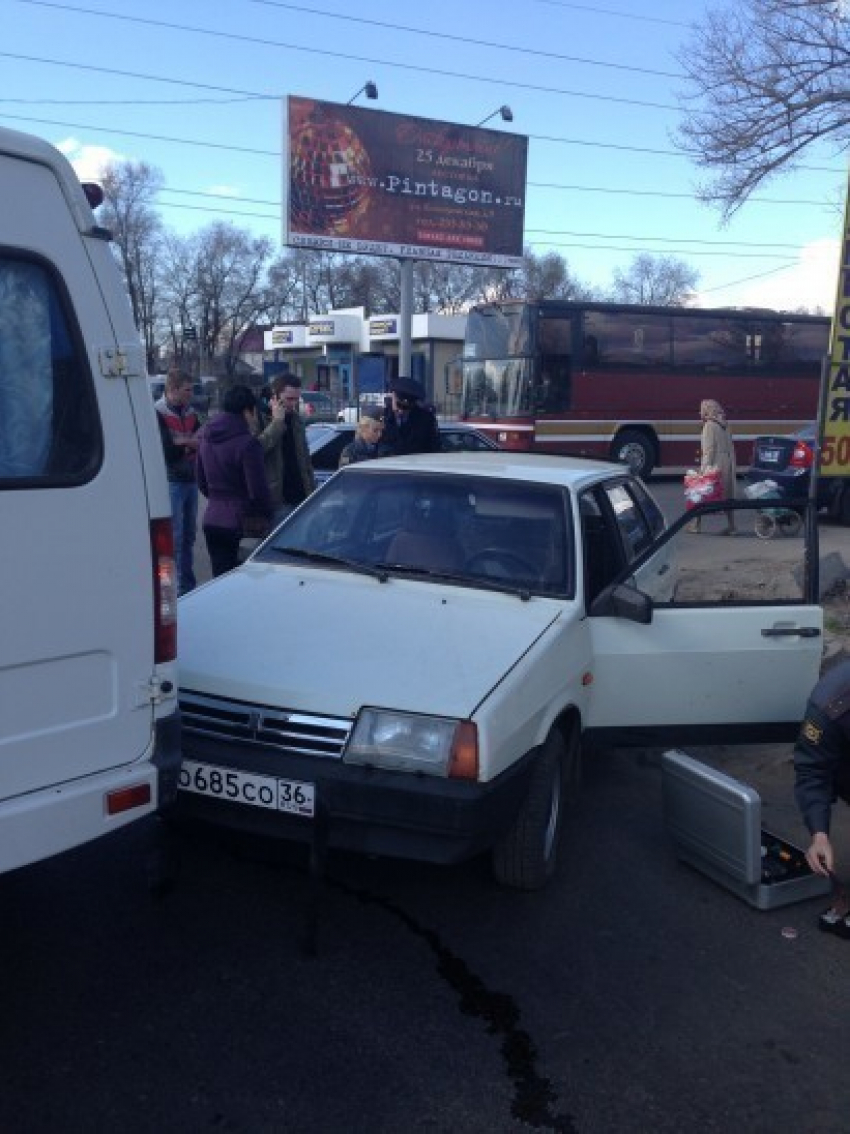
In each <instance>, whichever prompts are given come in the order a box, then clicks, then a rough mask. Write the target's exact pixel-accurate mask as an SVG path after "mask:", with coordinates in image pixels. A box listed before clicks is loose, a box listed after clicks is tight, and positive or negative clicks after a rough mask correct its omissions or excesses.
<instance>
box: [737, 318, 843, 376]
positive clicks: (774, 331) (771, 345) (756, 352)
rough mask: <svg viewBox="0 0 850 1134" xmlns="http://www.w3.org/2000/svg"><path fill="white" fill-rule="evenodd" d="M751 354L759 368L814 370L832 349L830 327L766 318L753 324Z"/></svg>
mask: <svg viewBox="0 0 850 1134" xmlns="http://www.w3.org/2000/svg"><path fill="white" fill-rule="evenodd" d="M750 334H751V352H750V353H751V356H752V361H753V365H754V366H755V367H756V368H762V369H770V370H776V371H779V372H783V371H784V372H788V371H801V370H802V371H812V370H815V369H817V368H818V366H819V364H820V361H821V359H822V358H823V356H824V355H825V354H826V353H827V352H828V350H829V328H828V326H827V325H825V324H824V323H790V322H782V321H781V320H776V319H771V320H765V321H764V322H763V323H759V324H752V325H751V327H750Z"/></svg>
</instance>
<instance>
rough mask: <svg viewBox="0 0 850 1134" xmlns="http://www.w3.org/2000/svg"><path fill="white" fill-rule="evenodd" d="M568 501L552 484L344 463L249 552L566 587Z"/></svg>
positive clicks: (491, 583)
mask: <svg viewBox="0 0 850 1134" xmlns="http://www.w3.org/2000/svg"><path fill="white" fill-rule="evenodd" d="M566 503H567V501H566V494H565V492H564V491H563V490H562V489H560V488H557V487H554V486H552V485H540V484H526V483H519V482H516V481H507V480H501V479H495V478H489V477H479V476H471V475H470V476H456V475H451V476H449V475H441V474H434V473H423V472H415V471H400V470H395V469H393V470H385V471H384V470H382V471H380V472H372V471H370V472H368V473H367V472H364V471H362V470H359V469H357V468H356V467H348V468H346V469H344V470H342V472H341V474H340V475H339V476H337V477H335V478H334V479H333V480H332V481H329V482H328V484H327V485H326V486H325V487H324V488H323V489H322V491H321V492H318V493H316V494H315V495H314V496H312V497H310V498H309V499H308V500H307V501H305V503H304V504H303V505H302V506H301V507H300V508H299V509H298V511H297V512H296V513H294V514H293V515H292V517H291V518H290V519H289V520H288V521H287V522H286V523H285V524H284V525H283V526H282V527H281V528H279V529H278V531H277V532H276V533H275V534H274V536H273V537H272V538H271V539H270V540H268V541H267V542H266V543H265V544H264V545H263V547H262V549H261V550H260V551H259V552H258V553H257V557H256V558H258V559H260V560H263V561H266V562H269V561H275V562H280V561H281V559H287V558H291V559H292V561H293V562H298V563H299V564H301V565H303V564H304V563H309V562H311V561H313V562H315V563H316V564H317V565H321V566H325V567H327V566H328V565H334V566H338V567H339V568H340V569H343V570H345V569H352V567H353V566H354V565H357V566H358V567H359V568H361V569H362V568H363V567H368V568H376V569H379V570H380V571H383V572H385V573H386V574H387V575H388V576H389V577H394V576H398V577H401V576H403V577H404V578H423V579H433V578H435V577H436V578H439V579H440V580H442V581H446V582H450V583H456V584H461V585H464V586H478V587H481V588H483V589H493V588H494V587H498V589H507V590H511V591H514V592H516V593H517V594H521V595H523V596H525V595H528V594H542V595H557V596H559V597H568V596H570V595H571V594H572V593H573V578H574V566H573V558H574V556H573V552H572V546H573V540H572V537H571V536H568V532H569V527H568V520H567V515H568V512H567V507H566ZM334 561H336V562H334Z"/></svg>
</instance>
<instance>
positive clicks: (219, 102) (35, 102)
mask: <svg viewBox="0 0 850 1134" xmlns="http://www.w3.org/2000/svg"><path fill="white" fill-rule="evenodd" d="M20 2H28V0H20ZM262 2H263V0H254V3H262ZM0 54H2V52H0ZM60 66H73V64H60ZM277 98H278V96H277V95H261V94H248V95H241V96H239V97H235V98H222V99H215V98H181V99H177V98H162V99H155V98H121V99H113V98H61V99H60V98H5V97H3V96H0V104H2V103H12V104H14V105H16V106H17V105H25V106H100V107H106V106H193V105H195V104H212V105H214V106H223V105H227V104H231V103H237V102H270V101H276V100H277ZM7 117H13V116H12V115H8V116H7ZM26 121H31V122H38V121H40V119H37V118H31V119H27V120H26ZM57 125H62V123H57ZM103 129H106V127H103ZM141 136H142V137H144V136H145V135H141ZM149 136H150V137H154V135H149ZM528 138H529V140H530V141H533V142H558V143H560V144H563V145H566V146H588V147H592V148H593V149H599V150H615V151H618V152H622V153H630V154H652V155H654V156H656V157H672V158H677V159H679V160H683V161H689V160H690V155H689V154H686V153H684V152H682V151H680V150H662V149H656V148H653V147H650V146H626V145H623V144H622V143H619V142H597V141H591V140H590V139H588V138H564V137H559V136H558V135H553V134H529V135H528ZM165 140H167V139H165ZM181 141H183V142H186V141H187V140H186V139H181ZM187 144H190V145H199V146H200V145H207V144H209V145H213V143H204V142H194V143H192V142H189V143H187ZM216 148H217V149H227V148H228V147H227V146H224V145H221V144H217V145H216ZM234 149H237V150H238V149H239V147H234ZM249 152H251V153H268V154H269V155H270V156H273V157H276V156H278V152H277V151H276V150H251V151H249ZM795 168H796V169H799V170H803V171H806V172H809V173H834V174H841V175H843V172H844V171H843V169H837V168H835V167H833V166H828V165H797V166H795Z"/></svg>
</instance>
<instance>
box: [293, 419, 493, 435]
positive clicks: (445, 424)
mask: <svg viewBox="0 0 850 1134" xmlns="http://www.w3.org/2000/svg"><path fill="white" fill-rule="evenodd" d="M354 427H355V425H354V422H353V421H311V422H308V424H307V429H308V430H310V429H316V430H318V429H324V430H334V431H336V432H338V433H342V432H346V433H350V432H351V431H352V430H353V429H354ZM437 427H438V429H440V431H441V432H442V431H445V430H447V429H457V430H458V431H459V432H461V433H481V430H480V429H478V428H477V427H476V426H474V425H470V424H469V422H467V421H438V422H437ZM482 436H486V434H483V433H482Z"/></svg>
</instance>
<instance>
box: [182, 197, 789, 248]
mask: <svg viewBox="0 0 850 1134" xmlns="http://www.w3.org/2000/svg"><path fill="white" fill-rule="evenodd" d="M174 192H177V190H174ZM261 203H262V204H267V205H270V204H272V203H273V202H271V201H263V202H261ZM525 231H526V232H540V233H542V234H543V235H544V236H585V237H590V236H592V237H599V238H600V239H601V240H675V241H678V242H679V243H680V244H723V245H731V246H734V247H742V248H792V249H794V250H795V251H797V250H799V245H797V244H765V243H764V242H763V241H761V240H758V241H755V240H697V239H695V238H693V239H692V238H691V237H689V236H631V235H630V234H629V233H627V232H571V231H569V230H566V229H548V228H527V229H526V230H525Z"/></svg>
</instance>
